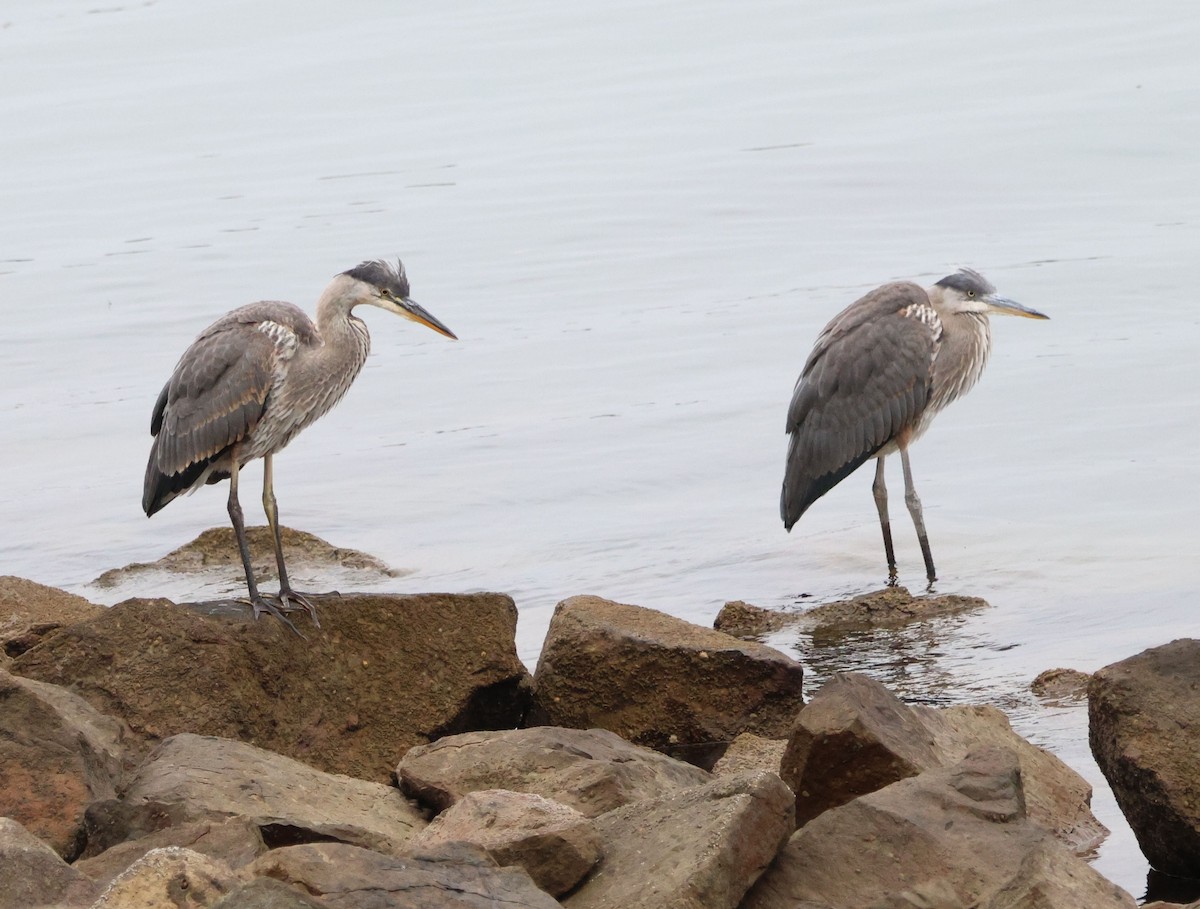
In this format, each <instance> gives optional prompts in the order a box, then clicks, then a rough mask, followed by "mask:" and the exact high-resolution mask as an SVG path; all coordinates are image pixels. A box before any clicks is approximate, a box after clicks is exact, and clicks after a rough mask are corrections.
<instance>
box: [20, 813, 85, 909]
mask: <svg viewBox="0 0 1200 909" xmlns="http://www.w3.org/2000/svg"><path fill="white" fill-rule="evenodd" d="M97 889H98V888H97V886H96V884H95V883H94V882H93V881H92V880H90V879H89V878H87V877H86V876H84V875H83V874H81V873H80V872H79V871H77V870H76V869H75V868H72V867H71V866H70V865H68V864H67V863H66V862H64V861H63V860H62V857H61V856H60V855H59V854H58V853H57V852H55V851H54V850H53V849H51V848H50V847H49V846H47V845H46V844H45V843H43V842H42V841H41V840H40V839H38V838H37V837H36V836H34V835H33V834H32V833H30V832H29V831H28V830H26V829H25V828H24V827H22V826H21V825H20V824H18V823H17V822H16V821H14V820H12V819H11V818H6V817H0V909H35V907H37V906H51V905H60V904H72V905H78V904H83V905H86V904H87V903H88V902H89V901H90V900H91V899H93V898H95V896H96V891H97Z"/></svg>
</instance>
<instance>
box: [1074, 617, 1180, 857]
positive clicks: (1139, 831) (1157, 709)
mask: <svg viewBox="0 0 1200 909" xmlns="http://www.w3.org/2000/svg"><path fill="white" fill-rule="evenodd" d="M1088 716H1089V720H1090V738H1091V745H1092V754H1093V755H1095V757H1096V763H1097V764H1099V765H1100V770H1101V771H1103V773H1104V776H1105V778H1106V779H1107V780H1108V782H1109V785H1111V786H1112V789H1113V795H1115V796H1116V798H1117V804H1118V805H1120V807H1121V811H1122V812H1123V813H1124V815H1125V818H1126V819H1127V820H1128V821H1129V826H1130V827H1132V828H1133V832H1134V834H1135V835H1136V836H1137V840H1138V844H1139V845H1140V846H1141V847H1142V852H1143V853H1144V854H1145V856H1146V858H1147V859H1148V860H1149V862H1150V864H1151V865H1152V866H1154V867H1155V868H1157V869H1158V870H1159V871H1165V872H1167V873H1169V874H1175V875H1180V876H1183V877H1200V751H1198V750H1197V749H1196V741H1195V735H1194V731H1195V730H1196V729H1200V641H1195V640H1187V639H1182V640H1178V641H1172V642H1171V643H1170V644H1165V645H1163V646H1161V647H1155V648H1152V649H1151V650H1146V651H1144V652H1142V653H1139V654H1138V655H1137V656H1133V657H1130V658H1129V659H1127V660H1122V661H1121V662H1119V663H1113V664H1112V665H1111V666H1106V667H1105V668H1104V669H1101V670H1100V671H1099V672H1097V673H1096V674H1095V675H1094V676H1093V677H1092V681H1091V684H1090V685H1089V687H1088Z"/></svg>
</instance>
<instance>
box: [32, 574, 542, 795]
mask: <svg viewBox="0 0 1200 909" xmlns="http://www.w3.org/2000/svg"><path fill="white" fill-rule="evenodd" d="M316 600H317V607H318V610H319V612H320V615H321V624H322V627H321V628H320V629H312V628H310V627H309V626H307V625H306V624H304V622H303V621H301V627H302V628H303V629H304V631H305V634H306V635H307V640H303V639H301V638H299V637H297V636H296V635H295V634H292V633H291V632H290V631H289V630H288V629H287V628H286V627H284V625H283V624H282V623H281V622H278V621H273V620H270V619H269V617H266V618H264V619H262V620H260V621H254V620H253V619H251V618H250V617H249V611H248V610H246V611H245V612H243V613H240V614H238V615H235V616H202V615H199V614H197V613H196V612H195V611H192V610H190V609H186V608H184V607H182V606H177V605H174V604H172V603H170V602H168V601H166V600H126V601H125V602H123V603H119V604H117V605H116V606H114V607H112V608H111V609H106V610H103V611H102V612H101V613H100V614H99V615H98V616H97V617H96V618H94V619H90V620H88V621H86V622H81V623H78V624H75V625H72V626H70V627H67V628H63V629H62V630H61V631H60V632H58V633H57V634H55V635H54V636H53V638H52V639H49V640H46V641H43V642H42V643H41V644H40V645H38V646H37V647H35V648H33V649H32V650H30V651H28V652H26V653H24V654H22V655H21V656H20V657H18V658H17V659H16V660H14V661H13V666H12V669H13V671H14V672H19V673H21V674H22V675H26V676H29V677H32V678H39V679H45V680H47V681H56V682H59V683H62V684H69V685H71V686H72V688H73V689H74V690H75V691H77V692H78V693H79V694H80V695H82V696H83V697H84V698H86V699H87V700H88V701H89V702H90V703H91V704H92V705H93V706H94V707H96V708H97V709H98V710H100V711H101V712H102V713H107V714H110V715H113V716H117V717H119V718H122V719H124V720H126V721H127V722H128V723H129V725H130V727H131V728H132V730H133V731H134V733H135V734H136V735H137V736H138V737H140V739H142V740H143V741H144V743H145V744H143V745H142V750H141V752H139V753H144V752H145V750H148V746H149V745H151V744H153V743H154V742H155V741H157V740H159V739H162V738H165V737H167V736H169V735H173V734H175V733H178V732H196V733H201V734H207V735H218V736H222V737H226V738H235V739H239V740H243V741H248V742H251V743H253V744H255V745H259V746H260V747H263V748H268V749H271V750H273V751H278V752H279V753H281V754H286V755H288V756H290V757H294V758H296V759H298V760H303V761H304V762H306V763H309V764H312V765H313V766H316V767H319V768H321V769H324V770H329V771H332V772H339V773H346V774H350V775H352V776H358V777H361V778H363V779H373V780H377V781H379V782H386V781H388V780H389V779H390V777H391V769H392V767H393V766H394V765H395V762H396V760H397V758H398V757H399V756H400V755H402V754H403V753H404V752H405V751H406V750H408V748H410V747H412V746H413V745H416V744H421V743H423V742H427V741H429V740H431V739H434V738H437V737H439V736H442V735H445V734H447V733H454V732H463V731H467V730H471V729H491V728H511V727H513V726H516V725H518V724H519V723H520V722H521V719H522V717H523V716H524V713H525V710H526V708H527V705H528V702H529V697H530V692H531V687H530V686H531V682H530V678H529V673H528V672H527V670H526V669H525V667H524V665H523V664H522V663H521V661H520V660H519V659H518V658H517V654H516V644H515V639H514V634H515V629H516V619H517V610H516V606H515V605H514V604H513V601H512V600H511V599H510V598H509V597H507V596H503V595H500V594H464V595H454V594H417V595H411V596H389V595H347V596H344V597H337V596H332V597H317V598H316Z"/></svg>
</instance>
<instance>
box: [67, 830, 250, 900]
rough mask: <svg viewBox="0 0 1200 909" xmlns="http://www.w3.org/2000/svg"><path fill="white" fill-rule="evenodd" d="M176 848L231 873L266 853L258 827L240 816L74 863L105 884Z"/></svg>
mask: <svg viewBox="0 0 1200 909" xmlns="http://www.w3.org/2000/svg"><path fill="white" fill-rule="evenodd" d="M167 846H179V847H181V848H184V849H189V850H191V851H192V852H196V853H199V854H200V855H204V856H208V857H209V858H212V859H216V860H217V861H219V862H221V863H222V864H224V865H226V866H227V867H229V868H232V869H233V870H235V871H236V870H237V869H238V868H241V867H243V866H245V865H248V864H250V863H251V862H252V861H254V860H255V859H256V858H258V857H259V856H260V855H262V854H263V853H264V852H266V851H267V847H266V845H265V844H264V843H263V838H262V833H261V831H260V829H259V826H258V824H256V823H254V822H253V821H251V820H249V819H247V818H243V817H231V818H227V819H225V820H207V821H191V822H186V823H180V824H178V825H176V826H170V827H166V828H163V829H160V830H157V831H154V832H152V833H146V834H145V835H143V836H139V837H137V838H135V839H128V840H125V841H124V842H120V843H117V844H116V845H113V846H111V847H109V848H108V849H105V850H104V851H103V852H99V853H98V854H97V855H95V856H93V857H92V858H85V859H80V860H79V861H77V862H76V863H75V864H74V868H75V869H76V870H77V871H81V872H82V873H84V874H86V875H87V876H88V877H90V878H91V879H92V880H94V881H96V882H98V883H100V884H108V883H110V882H111V881H112V880H113V879H115V878H116V877H118V876H119V875H120V874H122V873H123V872H124V871H125V869H126V868H128V867H129V866H130V865H132V864H134V863H135V862H137V861H138V860H139V859H141V857H142V856H144V855H145V854H146V853H147V852H149V851H150V850H152V849H162V848H165V847H167Z"/></svg>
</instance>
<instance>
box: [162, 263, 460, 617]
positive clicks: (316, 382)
mask: <svg viewBox="0 0 1200 909" xmlns="http://www.w3.org/2000/svg"><path fill="white" fill-rule="evenodd" d="M360 304H368V305H371V306H378V307H379V308H380V309H385V310H387V311H388V312H391V313H395V314H396V315H398V316H402V317H403V318H406V319H411V320H412V321H414V322H417V323H419V324H421V325H425V326H427V327H429V328H432V329H433V330H434V331H436V332H438V333H439V334H443V335H445V336H446V337H448V338H455V335H454V333H453V332H452V331H450V329H449V328H447V327H446V326H445V325H443V324H442V323H441V322H439V321H438V320H437V319H436V318H434V317H433V316H432V315H431V314H430V313H428V312H427V311H426V310H425V309H424V308H422V307H421V306H420V305H419V304H418V303H416V302H415V301H414V300H412V299H411V298H410V297H409V287H408V278H407V277H406V276H405V273H404V266H403V264H402V263H401V262H399V261H397V262H396V263H395V264H394V265H393V264H392V263H390V262H384V261H382V260H376V261H369V262H363V263H362V264H361V265H358V266H355V267H354V268H351V269H349V270H348V271H344V272H342V273H341V274H340V275H338V276H337V277H335V278H334V279H333V281H332V282H331V283H330V284H329V286H328V287H326V288H325V292H324V293H323V294H321V299H320V300H319V301H317V320H316V322H315V323H314V322H313V320H312V319H310V318H309V317H308V316H307V315H306V314H305V313H304V311H303V310H301V309H300V308H299V307H298V306H293V305H292V304H291V303H281V302H277V301H263V302H260V303H251V304H249V305H247V306H242V307H240V308H239V309H235V310H233V311H232V312H229V313H226V314H225V315H224V316H222V317H221V318H220V319H218V320H217V321H216V322H214V323H213V324H212V325H210V326H209V327H208V328H206V329H205V330H204V331H203V332H201V333H200V336H199V337H198V338H196V340H195V341H193V342H192V346H191V347H189V348H188V349H187V351H186V352H185V353H184V355H183V357H182V358H181V359H180V360H179V363H178V365H176V367H175V371H174V373H172V374H171V378H170V379H168V380H167V384H166V385H165V386H163V390H162V393H161V394H159V396H158V401H157V402H156V403H155V405H154V414H153V416H152V417H151V419H150V433H151V435H153V436H154V443H153V444H152V445H151V446H150V461H149V463H148V464H147V465H146V481H145V487H144V490H143V492H142V508H143V509H144V510H145V512H146V515H147V517H149V516H150V515H153V514H154V513H155V512H157V511H158V510H159V509H161V508H162V507H163V506H165V505H166V504H167V503H168V502H170V501H171V500H172V499H174V498H175V497H176V496H178V495H180V494H182V493H185V492H192V491H194V490H196V489H198V488H199V487H201V486H203V485H204V484H206V483H216V482H219V481H220V480H224V479H228V480H229V519H230V521H231V522H232V524H233V531H234V534H235V535H236V536H237V544H238V551H239V552H240V554H241V557H242V566H243V567H244V568H245V569H246V587H247V589H248V592H249V597H248V602H249V605H250V606H251V607H252V608H253V610H254V617H255V618H258V617H259V616H260V615H261V614H262V613H264V612H269V613H271V614H272V615H274V616H276V617H278V618H280V619H282V620H283V621H284V622H285V623H286V624H287V625H288V626H289V627H291V628H292V630H293V631H294V630H295V626H293V625H292V623H291V621H290V620H289V619H288V617H287V615H286V613H288V612H292V611H295V610H296V609H299V608H304V609H306V610H307V611H308V613H309V615H310V616H311V617H312V621H313V624H314V625H318V626H319V622H318V621H317V611H316V608H315V607H314V606H313V604H312V601H311V600H309V599H308V597H306V596H304V595H303V594H300V593H297V592H296V591H295V590H293V589H292V586H291V583H290V582H289V581H288V575H287V568H286V566H285V565H284V562H283V541H282V539H281V537H280V532H279V512H278V509H277V507H276V504H275V492H274V489H273V488H272V471H271V458H272V457H273V456H274V454H275V453H276V452H277V451H279V450H280V449H281V448H283V447H284V446H285V445H287V443H288V442H290V441H291V440H292V439H293V438H294V437H295V435H296V433H298V432H300V430H302V429H304V427H306V426H308V425H309V424H310V423H312V422H313V421H314V420H316V419H317V418H318V417H320V416H322V415H324V414H325V413H327V412H328V411H329V409H330V408H332V407H333V405H335V404H336V403H337V402H338V401H340V400H341V398H342V396H343V395H344V394H345V393H346V391H347V389H349V388H350V383H351V382H353V381H354V379H355V377H356V376H357V375H358V374H359V371H360V370H362V367H363V364H364V363H365V362H366V360H367V353H368V351H369V350H370V345H371V340H370V336H369V335H368V334H367V326H366V324H365V323H364V322H363V321H362V319H359V318H358V317H357V316H355V315H354V312H353V311H354V307H356V306H359V305H360ZM255 458H262V459H263V508H264V510H265V511H266V513H267V521H268V523H269V524H270V525H271V532H272V533H273V535H274V538H275V563H276V565H277V566H278V569H279V593H278V595H276V596H264V595H263V594H262V593H260V592H259V589H258V584H257V583H256V582H255V580H254V570H253V568H251V566H250V549H249V546H248V545H247V544H246V529H245V526H244V524H243V521H242V507H241V504H240V503H239V502H238V471H240V470H241V468H242V467H244V466H245V465H246V464H247V463H248V462H250V461H253V460H254V459H255Z"/></svg>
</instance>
